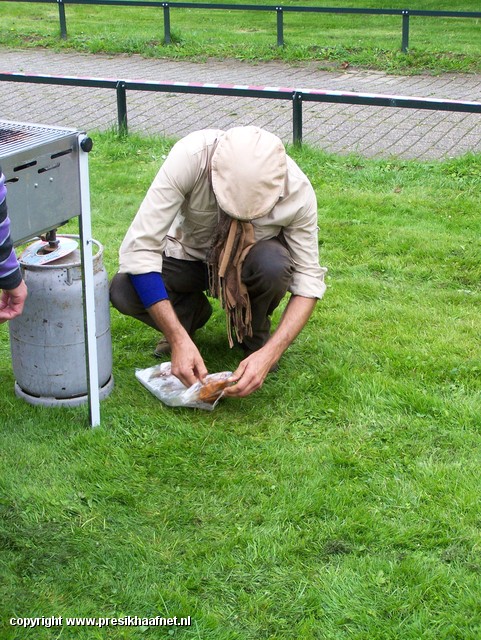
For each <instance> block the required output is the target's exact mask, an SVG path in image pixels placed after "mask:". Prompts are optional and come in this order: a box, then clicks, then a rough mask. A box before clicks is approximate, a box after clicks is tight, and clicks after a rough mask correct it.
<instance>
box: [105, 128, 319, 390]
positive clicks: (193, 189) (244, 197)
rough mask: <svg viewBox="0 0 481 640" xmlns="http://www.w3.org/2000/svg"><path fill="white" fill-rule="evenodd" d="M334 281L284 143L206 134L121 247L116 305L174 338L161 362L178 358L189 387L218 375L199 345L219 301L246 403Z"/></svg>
mask: <svg viewBox="0 0 481 640" xmlns="http://www.w3.org/2000/svg"><path fill="white" fill-rule="evenodd" d="M325 272H326V269H324V268H322V267H320V266H319V255H318V228H317V204H316V197H315V194H314V190H313V188H312V186H311V184H310V182H309V180H308V179H307V177H306V176H305V175H304V174H303V173H302V171H301V170H300V169H299V167H298V166H297V165H296V163H295V162H294V161H293V160H292V159H291V158H290V157H289V156H288V155H287V154H286V152H285V149H284V146H283V144H282V142H281V140H280V139H279V138H278V137H276V136H275V135H273V134H271V133H269V132H268V131H265V130H263V129H260V128H258V127H235V128H232V129H229V130H227V131H221V130H214V129H206V130H203V131H198V132H194V133H191V134H189V135H188V136H186V137H185V138H183V139H182V140H180V141H179V142H177V144H175V145H174V147H173V148H172V150H171V152H170V153H169V155H168V156H167V158H166V160H165V162H164V163H163V165H162V167H161V168H160V171H159V172H158V174H157V176H156V177H155V179H154V181H153V183H152V185H151V187H150V188H149V190H148V192H147V194H146V196H145V199H144V201H143V202H142V204H141V206H140V209H139V211H138V213H137V215H136V216H135V218H134V220H133V222H132V224H131V225H130V228H129V229H128V231H127V234H126V236H125V238H124V240H123V242H122V245H121V247H120V267H119V272H118V273H117V274H116V275H115V276H114V278H113V280H112V282H111V287H110V297H111V301H112V304H113V306H114V307H115V308H116V309H118V310H119V311H120V312H121V313H124V314H126V315H129V316H133V317H134V318H137V319H138V320H141V321H142V322H144V323H145V324H147V325H150V326H151V327H154V328H155V329H157V330H159V331H160V332H161V333H162V334H163V337H162V339H161V340H160V342H159V343H158V345H157V348H156V355H159V356H160V355H162V354H166V353H170V354H171V358H170V359H171V362H172V373H174V375H176V376H177V377H178V378H179V379H180V380H181V381H182V382H183V383H184V384H185V385H186V386H190V385H192V384H194V383H195V382H197V381H199V380H202V379H203V378H204V377H205V376H206V375H207V373H208V371H207V369H206V366H205V364H204V360H203V358H202V356H201V354H200V352H199V350H198V349H197V347H196V345H195V343H194V341H193V337H194V334H195V332H196V331H197V330H198V329H200V328H201V327H202V326H203V325H204V324H205V323H206V322H207V321H208V319H209V317H210V315H211V313H212V307H211V305H210V302H209V300H208V297H207V295H210V296H212V297H217V298H218V299H219V300H220V302H221V305H222V307H223V308H224V309H225V311H226V319H227V335H228V340H229V344H230V346H231V347H232V346H233V344H234V340H235V341H237V342H238V343H239V345H240V347H241V348H242V349H243V351H244V357H243V359H242V360H241V362H240V363H239V365H238V367H237V369H236V371H235V372H234V373H233V375H232V382H233V383H235V384H233V385H232V386H230V387H229V388H227V389H226V391H225V396H230V397H242V396H247V395H249V394H250V393H252V392H253V391H256V390H257V389H259V387H260V386H261V385H262V384H263V382H264V380H265V378H266V376H267V374H268V373H269V371H273V370H275V368H276V366H277V362H278V361H279V359H280V357H281V356H282V354H283V353H284V352H285V350H286V349H287V348H288V346H289V345H290V344H291V343H292V341H293V340H294V339H295V338H296V336H297V335H298V334H299V332H300V331H301V330H302V329H303V327H304V326H305V324H306V323H307V321H308V319H309V317H310V315H311V314H312V311H313V309H314V307H315V305H316V302H317V300H318V299H320V298H322V296H323V294H324V291H325V288H326V286H325V283H324V274H325ZM287 292H289V293H290V294H291V296H290V299H289V302H288V304H287V306H286V308H285V310H284V313H283V315H282V317H281V320H280V322H279V325H278V327H277V329H276V330H275V331H274V332H273V333H272V335H271V331H270V329H271V321H270V316H271V314H272V313H273V311H274V310H275V309H276V307H277V306H278V305H279V303H280V301H281V300H282V298H283V297H284V295H285V294H286V293H287ZM206 294H207V295H206Z"/></svg>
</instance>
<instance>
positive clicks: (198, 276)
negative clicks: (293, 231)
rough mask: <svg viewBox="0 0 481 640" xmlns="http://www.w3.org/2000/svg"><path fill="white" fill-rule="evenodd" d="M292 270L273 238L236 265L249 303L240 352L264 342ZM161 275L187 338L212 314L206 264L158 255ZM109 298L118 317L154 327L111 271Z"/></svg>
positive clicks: (125, 282)
mask: <svg viewBox="0 0 481 640" xmlns="http://www.w3.org/2000/svg"><path fill="white" fill-rule="evenodd" d="M293 270H294V264H293V261H292V258H291V256H290V254H289V252H288V250H287V249H286V247H285V246H284V244H283V243H282V242H281V241H280V240H278V239H277V238H272V239H270V240H261V241H260V242H257V243H256V244H255V245H254V246H253V247H252V249H251V250H250V251H249V253H248V254H247V257H246V259H245V261H244V264H243V266H242V281H243V282H244V284H245V285H246V287H247V290H248V292H249V298H250V301H251V307H252V330H253V335H252V337H246V338H245V339H244V342H243V346H244V347H245V348H246V349H248V350H250V351H255V350H256V349H259V348H260V347H262V346H263V345H264V344H265V343H266V342H267V340H268V339H269V335H270V327H271V321H270V316H271V315H272V313H273V311H274V309H276V307H277V306H278V305H279V303H280V301H281V300H282V298H283V297H284V295H285V294H286V292H287V289H288V287H289V284H290V281H291V278H292V273H293ZM162 277H163V280H164V283H165V287H166V289H167V292H168V294H169V300H170V302H171V303H172V306H173V307H174V309H175V312H176V314H177V317H178V318H179V321H180V322H181V324H182V326H183V327H184V328H185V329H186V331H187V332H188V333H189V334H190V335H191V336H193V335H194V333H195V331H197V329H200V328H201V327H202V326H203V325H204V324H205V323H206V322H207V320H208V319H209V317H210V314H211V311H212V307H211V305H210V302H209V300H208V298H207V296H206V291H207V290H208V288H209V282H208V274H207V266H206V264H205V263H203V262H201V261H192V260H178V259H176V258H167V257H165V256H164V259H163V268H162ZM110 300H111V302H112V305H113V306H114V307H115V308H116V309H117V310H118V311H120V312H121V313H123V314H125V315H128V316H132V317H134V318H137V319H138V320H140V321H142V322H144V323H145V324H147V325H149V326H151V327H154V329H158V327H156V326H155V324H154V322H153V320H152V318H151V317H150V315H149V313H148V312H147V311H146V309H145V308H144V306H143V305H142V303H141V302H140V300H139V297H138V295H137V293H136V291H135V289H134V287H133V286H132V284H131V282H130V278H129V277H128V275H127V274H124V273H117V274H116V275H115V276H114V277H113V279H112V282H111V284H110Z"/></svg>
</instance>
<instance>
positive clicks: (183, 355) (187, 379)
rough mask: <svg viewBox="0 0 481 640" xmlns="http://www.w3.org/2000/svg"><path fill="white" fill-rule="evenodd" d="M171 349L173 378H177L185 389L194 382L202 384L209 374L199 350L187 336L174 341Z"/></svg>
mask: <svg viewBox="0 0 481 640" xmlns="http://www.w3.org/2000/svg"><path fill="white" fill-rule="evenodd" d="M171 347H172V356H171V363H172V373H173V374H174V376H176V377H177V378H179V380H180V381H181V382H182V383H183V384H185V386H186V387H190V386H191V385H193V384H195V383H196V382H202V381H203V380H204V378H205V376H206V375H207V374H208V373H209V372H208V371H207V369H206V367H205V364H204V360H203V359H202V356H201V355H200V353H199V350H198V349H197V347H196V346H195V344H194V343H193V341H192V340H191V339H190V338H189V336H188V335H187V334H186V336H185V338H184V339H183V340H180V341H176V342H175V343H174V344H172V345H171Z"/></svg>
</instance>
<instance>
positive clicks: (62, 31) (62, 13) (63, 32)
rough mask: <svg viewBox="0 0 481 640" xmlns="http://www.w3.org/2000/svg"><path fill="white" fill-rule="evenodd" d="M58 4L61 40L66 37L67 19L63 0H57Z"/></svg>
mask: <svg viewBox="0 0 481 640" xmlns="http://www.w3.org/2000/svg"><path fill="white" fill-rule="evenodd" d="M57 4H58V17H59V19H60V37H61V38H62V40H66V39H67V20H66V18H65V5H64V3H63V0H57Z"/></svg>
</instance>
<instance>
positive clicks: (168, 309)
mask: <svg viewBox="0 0 481 640" xmlns="http://www.w3.org/2000/svg"><path fill="white" fill-rule="evenodd" d="M148 311H149V314H150V316H151V317H152V319H153V320H154V322H155V324H156V325H157V327H158V328H159V329H160V331H162V333H163V334H164V336H165V338H166V340H167V342H168V343H169V344H170V347H171V349H172V356H171V363H172V373H173V374H174V376H176V377H177V378H179V380H180V381H181V382H182V384H185V386H186V387H190V386H192V385H193V384H195V383H196V382H202V381H203V380H204V378H205V376H206V375H207V374H208V373H209V372H208V371H207V369H206V366H205V364H204V360H203V359H202V356H201V355H200V353H199V350H198V349H197V347H196V346H195V344H194V342H193V341H192V338H191V337H190V336H189V334H188V333H187V331H186V330H185V329H184V327H183V326H182V325H181V324H180V322H179V320H178V319H177V316H176V314H175V311H174V309H173V307H172V305H171V304H170V302H169V301H168V300H161V301H160V302H156V303H155V304H153V305H152V306H151V307H149V309H148Z"/></svg>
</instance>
